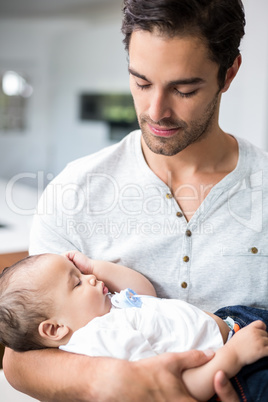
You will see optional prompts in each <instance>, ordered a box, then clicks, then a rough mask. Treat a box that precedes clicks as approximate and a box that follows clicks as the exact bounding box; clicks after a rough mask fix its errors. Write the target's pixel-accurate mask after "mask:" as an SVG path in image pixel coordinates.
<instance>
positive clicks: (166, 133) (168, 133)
mask: <svg viewBox="0 0 268 402" xmlns="http://www.w3.org/2000/svg"><path fill="white" fill-rule="evenodd" d="M148 126H149V128H150V130H151V132H152V133H153V134H154V135H156V136H157V137H166V138H168V137H172V136H173V135H174V134H176V132H177V131H178V130H179V129H180V127H175V128H162V127H161V128H160V127H154V126H152V125H151V124H149V123H148Z"/></svg>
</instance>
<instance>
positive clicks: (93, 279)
mask: <svg viewBox="0 0 268 402" xmlns="http://www.w3.org/2000/svg"><path fill="white" fill-rule="evenodd" d="M89 283H90V285H92V286H96V283H97V278H96V276H95V275H89Z"/></svg>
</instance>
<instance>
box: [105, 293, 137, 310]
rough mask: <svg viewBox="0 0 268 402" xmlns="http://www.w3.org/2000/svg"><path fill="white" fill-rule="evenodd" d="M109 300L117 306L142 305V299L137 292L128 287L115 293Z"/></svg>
mask: <svg viewBox="0 0 268 402" xmlns="http://www.w3.org/2000/svg"><path fill="white" fill-rule="evenodd" d="M111 302H112V305H113V306H114V307H117V308H128V307H141V305H142V301H141V299H140V297H139V296H138V295H137V293H136V292H134V290H132V289H129V288H127V289H124V290H121V292H120V293H115V294H114V295H113V296H112V297H111Z"/></svg>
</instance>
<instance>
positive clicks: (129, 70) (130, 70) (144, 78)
mask: <svg viewBox="0 0 268 402" xmlns="http://www.w3.org/2000/svg"><path fill="white" fill-rule="evenodd" d="M128 72H129V73H130V74H132V75H134V76H135V77H138V78H141V79H142V80H144V81H148V82H150V81H149V80H148V78H146V77H145V75H142V74H139V73H138V72H137V71H135V70H133V69H132V68H130V67H128Z"/></svg>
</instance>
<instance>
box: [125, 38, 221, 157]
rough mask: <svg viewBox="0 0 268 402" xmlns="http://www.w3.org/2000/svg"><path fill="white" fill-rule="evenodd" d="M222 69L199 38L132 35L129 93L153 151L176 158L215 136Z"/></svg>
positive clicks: (147, 141) (143, 132)
mask: <svg viewBox="0 0 268 402" xmlns="http://www.w3.org/2000/svg"><path fill="white" fill-rule="evenodd" d="M218 69H219V67H218V65H217V64H216V63H214V62H213V61H211V60H210V59H209V54H208V49H207V48H206V46H205V45H204V44H203V42H202V41H201V40H200V39H198V38H195V37H174V38H167V37H164V36H160V35H158V34H157V33H150V32H147V31H135V32H133V33H132V36H131V41H130V47H129V72H130V89H131V92H132V95H133V99H134V104H135V108H136V112H137V116H138V120H139V124H140V127H141V130H142V135H143V139H144V141H145V143H146V145H147V146H148V148H149V149H150V150H151V151H153V152H154V153H156V154H162V155H167V156H171V155H176V154H177V153H178V152H180V151H182V150H183V149H185V148H186V147H188V146H189V145H191V144H193V143H195V142H197V141H200V140H201V139H203V138H206V137H207V135H209V134H211V133H212V134H213V132H214V133H215V131H216V130H217V129H218V110H219V102H220V95H219V85H218V80H217V75H218Z"/></svg>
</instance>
